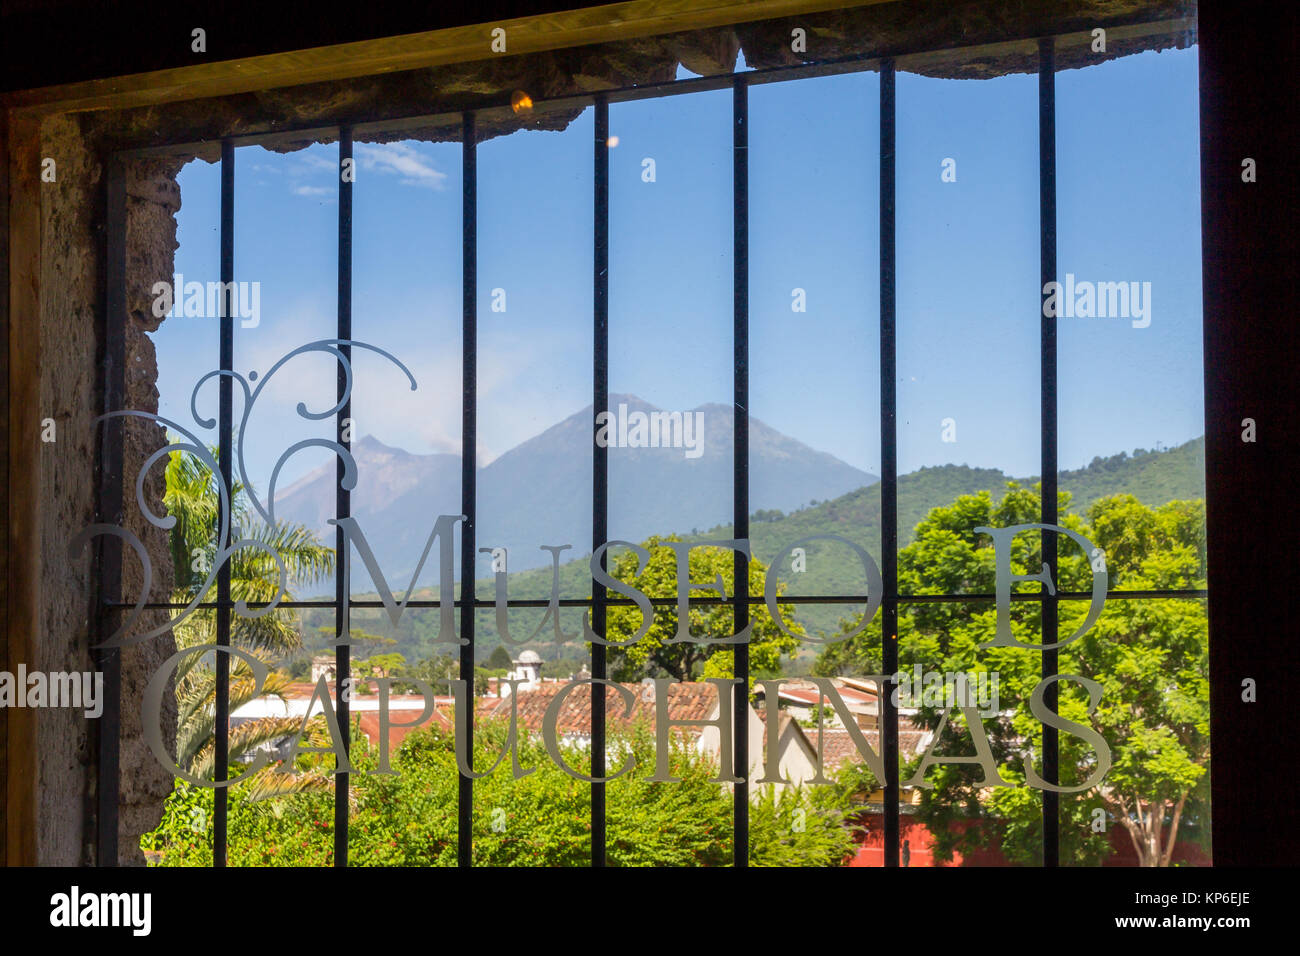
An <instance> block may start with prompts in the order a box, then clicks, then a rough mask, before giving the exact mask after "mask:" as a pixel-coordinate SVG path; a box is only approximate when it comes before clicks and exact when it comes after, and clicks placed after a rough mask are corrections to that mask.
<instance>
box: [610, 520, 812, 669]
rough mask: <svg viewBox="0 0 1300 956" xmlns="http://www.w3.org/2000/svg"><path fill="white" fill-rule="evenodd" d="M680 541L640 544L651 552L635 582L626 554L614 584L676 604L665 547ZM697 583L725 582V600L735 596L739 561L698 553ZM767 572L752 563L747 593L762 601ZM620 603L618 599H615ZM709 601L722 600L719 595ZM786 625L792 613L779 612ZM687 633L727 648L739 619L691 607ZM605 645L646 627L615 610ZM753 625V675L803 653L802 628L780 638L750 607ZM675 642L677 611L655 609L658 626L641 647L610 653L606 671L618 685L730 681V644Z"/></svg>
mask: <svg viewBox="0 0 1300 956" xmlns="http://www.w3.org/2000/svg"><path fill="white" fill-rule="evenodd" d="M681 540H682V539H681V538H679V537H677V536H676V535H669V536H667V537H658V536H655V537H652V538H650V539H649V540H648V541H646V542H644V543H643V544H642V547H644V548H645V549H646V550H648V551H649V552H650V559H649V561H647V562H646V566H645V568H644V569H643V570H642V571H641V573H640V574H639V575H638V574H637V573H636V571H637V562H638V557H637V554H636V552H634V551H631V550H626V551H624V552H623V553H622V554H620V555H619V556H618V557H617V558H616V559H615V560H614V562H613V566H612V567H611V568H610V576H611V577H614V578H616V579H618V580H620V581H625V582H627V583H629V584H632V585H634V586H636V587H637V588H639V589H640V590H641V591H642V592H644V593H645V594H646V595H647V596H649V597H652V598H675V597H676V596H677V556H676V555H675V554H674V553H673V550H672V549H671V548H666V547H664V546H663V544H664V542H667V541H673V542H676V541H681ZM689 568H690V578H691V580H692V581H704V582H709V585H714V584H715V583H716V582H717V580H718V579H721V581H722V584H723V587H724V588H725V589H726V593H727V596H728V597H731V596H733V595H734V594H735V579H736V575H735V557H734V552H733V551H731V550H729V549H727V548H720V547H698V546H697V547H693V548H692V549H691V552H690V560H689ZM766 570H767V569H766V567H765V566H764V565H763V563H762V562H761V561H758V560H757V559H750V562H749V593H750V594H751V595H761V594H762V593H763V583H764V580H765V572H766ZM709 593H710V592H707V591H705V592H703V593H702V592H700V591H698V590H696V591H693V592H692V594H693V596H694V597H696V598H698V597H701V596H706V595H708V594H709ZM612 596H614V597H617V596H618V595H616V594H614V595H612ZM711 596H713V597H715V598H716V597H717V596H718V594H717V592H716V590H715V591H713V592H711ZM778 610H780V611H781V615H782V617H783V618H784V619H785V620H786V621H787V622H790V621H791V618H792V617H793V609H792V607H791V606H790V605H788V604H786V605H778ZM688 613H689V616H690V619H689V622H688V628H689V633H690V635H691V636H692V637H694V638H707V639H708V640H710V641H723V640H725V639H727V638H729V637H731V636H732V635H733V634H735V631H736V628H735V616H734V614H733V611H732V608H731V605H730V604H700V603H697V602H696V601H692V603H691V606H690V610H689V612H688ZM607 614H608V616H607V618H606V621H607V629H606V638H607V639H608V640H611V641H630V640H631V639H632V638H633V637H634V636H635V634H636V632H637V631H638V630H639V629H640V628H641V626H642V624H643V621H642V617H641V611H640V610H639V609H638V608H636V607H633V606H615V607H611V608H609V610H608V612H607ZM749 619H750V623H751V625H752V627H753V630H752V631H751V635H750V640H749V661H750V670H751V675H754V674H757V675H762V674H765V673H769V674H770V673H774V672H776V670H777V669H778V668H779V666H780V661H781V655H782V654H789V653H790V652H792V651H794V650H795V649H796V648H797V647H798V646H799V637H798V635H801V634H803V628H802V626H800V625H799V624H798V623H787V630H788V631H790V632H791V633H786V632H785V631H782V630H781V628H779V627H778V626H777V624H776V622H774V621H773V620H772V616H771V614H769V613H768V610H767V607H766V605H764V604H751V605H750V611H749ZM676 634H677V608H676V606H675V605H671V606H664V605H656V606H655V614H654V621H653V623H652V624H651V626H650V630H649V631H648V632H647V633H646V634H645V636H644V637H642V638H641V640H639V641H638V642H637V643H635V644H633V645H631V646H629V647H611V648H610V649H609V658H608V659H609V671H610V675H611V676H612V677H613V679H614V680H620V681H636V680H640V679H641V678H643V677H648V676H649V677H653V676H665V675H666V676H670V677H674V678H676V679H677V680H679V681H691V680H696V679H698V678H700V677H730V676H731V674H732V651H731V647H732V646H733V645H730V644H721V643H690V642H682V643H669V641H671V640H672V639H673V637H674V636H675V635H676Z"/></svg>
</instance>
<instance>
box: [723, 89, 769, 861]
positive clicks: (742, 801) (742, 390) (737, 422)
mask: <svg viewBox="0 0 1300 956" xmlns="http://www.w3.org/2000/svg"><path fill="white" fill-rule="evenodd" d="M731 128H732V157H733V162H732V182H731V193H732V229H733V236H732V263H731V268H732V276H733V282H734V287H733V290H732V292H733V296H734V299H735V303H734V315H733V324H732V353H733V360H734V362H735V369H734V380H733V391H734V397H733V400H732V401H733V407H732V419H731V422H732V439H731V440H732V468H733V474H732V487H731V493H732V520H733V521H734V527H733V528H732V537H733V538H736V539H741V540H743V539H746V538H748V537H749V84H748V81H747V78H746V77H745V75H744V74H743V73H741V74H738V75H737V76H736V78H735V86H734V88H733V92H732V127H731ZM732 590H733V592H734V594H733V600H732V607H733V608H734V609H735V612H734V613H735V630H734V633H737V634H738V633H740V631H742V630H743V629H744V628H745V627H746V625H748V624H749V600H748V596H749V559H748V558H747V557H746V556H745V555H744V554H743V553H742V552H741V551H740V549H736V552H735V584H734V585H733V587H732ZM732 677H733V678H735V680H736V683H735V684H733V685H732V695H733V699H732V720H733V727H734V730H733V733H732V738H733V739H732V742H731V746H732V748H733V749H732V754H733V756H734V760H735V771H734V773H735V776H736V777H738V778H739V780H740V782H739V783H735V784H733V785H732V792H731V799H732V865H733V866H738V867H745V866H748V865H749V706H748V705H749V645H748V644H736V645H733V657H732ZM776 732H777V726H776V725H775V724H774V725H773V726H771V727H769V728H768V733H776Z"/></svg>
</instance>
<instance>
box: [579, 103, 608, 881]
mask: <svg viewBox="0 0 1300 956" xmlns="http://www.w3.org/2000/svg"><path fill="white" fill-rule="evenodd" d="M595 112H596V115H595V117H594V119H595V127H596V129H595V137H594V139H595V143H594V148H595V152H594V154H593V167H592V172H593V175H592V183H593V186H592V188H593V191H594V196H593V199H594V202H593V203H592V207H593V223H592V242H593V248H592V253H593V254H592V297H591V308H592V338H593V347H592V366H591V383H592V384H591V389H592V402H591V413H592V423H591V428H592V442H591V551H592V554H595V553H596V550H597V549H598V548H599V547H600V546H601V545H602V544H604V543H605V539H606V538H607V537H608V533H609V449H608V448H607V447H605V446H604V445H602V444H601V443H600V442H597V441H596V435H597V434H598V433H599V432H600V426H599V425H598V424H597V420H596V417H595V416H597V415H599V414H600V412H601V411H602V410H604V409H607V408H609V100H608V99H606V98H605V97H604V96H603V95H600V94H597V95H596V100H595ZM600 563H601V567H602V569H608V560H607V559H606V557H605V555H603V554H602V555H601V559H600ZM579 603H582V602H579ZM607 606H608V602H607V601H606V592H605V587H604V585H602V584H599V583H597V582H596V581H595V580H593V581H592V584H591V627H592V630H594V631H595V632H596V633H597V634H602V635H603V634H604V633H605V609H606V607H607ZM591 676H592V680H593V681H597V680H606V679H607V678H608V677H609V667H608V659H607V652H606V650H605V645H603V644H599V643H597V642H595V641H592V644H591ZM591 775H592V776H593V777H603V776H605V685H604V684H596V683H593V684H592V685H591ZM591 865H592V866H595V867H601V866H604V865H605V784H604V783H595V782H593V783H592V785H591Z"/></svg>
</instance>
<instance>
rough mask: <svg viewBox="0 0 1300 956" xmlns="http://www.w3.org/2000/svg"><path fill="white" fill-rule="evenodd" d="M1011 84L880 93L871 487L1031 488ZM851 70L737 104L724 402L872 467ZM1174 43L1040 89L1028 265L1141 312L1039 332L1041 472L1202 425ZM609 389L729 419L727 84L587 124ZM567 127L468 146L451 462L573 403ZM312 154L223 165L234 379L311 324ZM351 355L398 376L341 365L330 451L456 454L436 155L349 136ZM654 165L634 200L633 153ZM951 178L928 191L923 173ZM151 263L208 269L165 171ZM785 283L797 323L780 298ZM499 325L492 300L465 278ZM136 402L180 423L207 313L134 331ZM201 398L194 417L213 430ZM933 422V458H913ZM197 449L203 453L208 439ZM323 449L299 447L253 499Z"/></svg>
mask: <svg viewBox="0 0 1300 956" xmlns="http://www.w3.org/2000/svg"><path fill="white" fill-rule="evenodd" d="M1036 84H1037V79H1036V77H1034V76H1010V77H1004V78H1000V79H996V80H986V81H974V80H970V81H956V80H935V79H928V78H923V77H918V76H914V75H910V74H900V75H899V77H898V86H897V94H898V159H897V172H898V189H897V191H898V214H897V222H898V325H899V332H898V383H899V391H898V401H899V420H898V429H899V470H900V471H901V472H908V471H912V470H914V469H916V468H918V467H921V466H923V465H935V464H941V463H945V462H954V463H959V464H962V463H964V464H970V465H977V466H982V467H998V468H1002V469H1004V470H1006V471H1008V472H1010V473H1013V474H1032V473H1035V472H1036V471H1037V469H1038V444H1037V442H1038V401H1039V394H1038V328H1039V319H1038V307H1039V288H1038V272H1039V266H1038V179H1037V170H1038V151H1037V135H1038V132H1037V85H1036ZM878 95H879V94H878V80H877V77H876V75H875V74H873V73H863V74H855V75H847V76H839V77H827V78H820V79H806V80H797V81H791V82H784V83H773V84H765V85H760V86H755V87H753V88H752V89H751V92H750V308H751V396H752V407H751V412H752V414H753V415H755V416H756V417H758V418H760V419H762V420H763V421H765V422H766V423H767V424H769V425H771V426H772V427H774V428H776V429H778V430H779V431H782V432H784V433H786V434H788V435H791V436H793V437H795V438H797V439H800V440H801V441H804V442H806V443H807V444H808V445H811V446H812V447H814V448H816V449H818V450H822V451H827V452H830V453H831V454H834V455H836V456H838V457H840V458H842V459H844V460H845V461H847V462H849V463H850V464H853V465H855V466H857V467H860V468H863V469H865V470H868V471H872V472H875V473H878V472H879V468H880V458H879V411H878V401H879V379H878V361H879V354H878V329H877V321H878V315H879V289H878V283H877V261H878V254H879V253H878V246H877V242H878V234H877V233H878V227H877V219H876V207H877V193H878V176H879V172H878V165H877V163H878V160H877V142H876V135H877V128H878V115H877V111H878ZM1196 104H1197V66H1196V50H1195V48H1193V49H1191V50H1185V51H1166V52H1162V53H1143V54H1139V55H1137V56H1132V57H1127V58H1123V59H1120V60H1115V61H1111V62H1107V63H1103V64H1100V65H1098V66H1095V67H1090V68H1088V69H1084V70H1071V71H1065V72H1062V73H1060V74H1059V75H1058V78H1057V153H1058V231H1059V255H1058V261H1059V266H1060V268H1059V272H1060V275H1061V276H1062V277H1063V276H1064V275H1065V273H1067V272H1072V273H1074V274H1075V276H1076V277H1077V278H1079V279H1081V280H1091V281H1139V282H1150V283H1151V287H1152V321H1151V324H1150V326H1149V327H1148V328H1143V329H1136V328H1133V327H1132V326H1131V323H1130V322H1129V320H1128V319H1123V318H1107V319H1097V318H1088V319H1083V318H1074V319H1065V318H1062V319H1061V320H1060V331H1059V340H1060V387H1059V395H1060V398H1059V401H1060V460H1061V465H1062V467H1063V468H1072V467H1079V466H1081V465H1084V464H1086V463H1087V462H1088V461H1089V460H1090V459H1091V458H1092V457H1093V456H1094V455H1108V454H1113V453H1115V452H1117V451H1120V450H1130V451H1131V450H1132V449H1133V448H1135V447H1147V448H1150V447H1154V446H1155V445H1156V443H1157V442H1160V443H1163V444H1164V445H1174V444H1177V443H1180V442H1183V441H1186V440H1188V439H1190V438H1193V437H1195V436H1197V435H1200V434H1202V432H1203V430H1204V426H1203V411H1202V399H1201V288H1200V207H1199V157H1198V131H1197V106H1196ZM610 131H611V133H612V134H613V135H614V136H617V137H618V144H617V146H614V147H612V148H611V153H610V207H611V211H610V224H611V225H610V270H611V271H610V326H611V328H610V352H611V360H610V387H611V390H612V391H614V392H630V393H635V394H637V395H639V396H641V397H642V398H644V399H646V400H647V401H649V402H651V403H653V404H656V405H658V406H661V407H664V408H668V409H689V408H693V407H695V406H698V405H700V404H702V403H705V402H722V403H729V402H730V400H731V377H732V372H731V354H732V342H731V323H732V300H731V294H732V262H731V259H732V246H731V229H732V226H731V196H732V189H731V168H732V167H731V94H730V91H717V92H705V93H694V94H687V95H681V96H673V97H665V98H661V99H653V100H643V101H638V102H634V103H621V104H615V105H613V106H611V108H610ZM592 135H593V123H592V116H591V112H590V110H588V111H587V112H585V113H583V114H582V115H581V116H580V117H579V118H577V119H576V120H575V121H574V122H573V123H571V124H570V126H569V127H568V128H567V129H566V130H564V131H562V132H534V131H522V132H518V133H515V134H513V135H510V136H507V137H502V138H498V139H494V140H490V141H488V142H486V143H483V144H480V146H479V184H478V195H479V213H478V231H479V371H480V377H479V442H480V445H479V454H480V462H481V463H482V462H486V461H488V460H490V459H491V458H493V457H495V456H497V455H500V454H501V453H503V452H505V451H507V450H508V449H510V448H511V447H513V446H514V445H516V444H518V443H519V442H521V441H523V440H525V439H527V438H529V437H531V436H533V435H536V434H538V433H539V432H541V431H543V430H544V429H545V428H547V427H549V426H550V425H552V424H554V423H556V422H558V421H560V420H562V419H563V418H565V417H567V416H569V415H571V414H573V413H574V412H577V411H579V410H580V409H582V408H583V407H585V406H586V405H587V404H588V402H589V401H590V394H591V379H590V375H591V349H592V343H591V337H592V336H591V295H592V290H591V284H592V283H591V261H592V259H591V257H592V251H591V238H590V229H591V221H592V206H591V202H592V200H591V176H592V168H591V167H592V159H591V154H592V147H591V142H592ZM337 156H338V153H337V148H336V147H334V146H315V147H312V148H311V149H308V150H304V151H300V152H296V153H288V154H274V153H270V152H268V151H266V150H263V149H262V148H260V147H241V148H239V149H237V150H236V169H235V176H236V209H235V223H236V226H235V273H236V275H235V277H236V279H239V280H247V281H258V282H260V283H261V321H260V324H259V325H258V326H257V327H256V328H240V327H238V326H237V327H236V335H235V368H236V370H237V371H240V372H242V373H247V372H249V371H250V370H255V371H258V372H259V374H264V373H265V372H266V371H267V370H268V369H269V368H270V366H271V365H272V363H273V362H274V361H275V360H276V359H278V358H279V357H280V356H281V355H283V354H285V353H286V352H288V351H290V350H291V349H293V348H295V347H297V346H298V345H301V344H304V343H306V342H308V341H312V340H315V339H322V338H329V337H332V336H333V334H334V326H335V283H336V263H337V250H336V246H335V242H336V239H335V235H336V226H337V215H338V207H337V200H336V196H335V180H336V175H335V172H334V171H335V169H336V168H337ZM356 156H357V160H358V171H357V181H356V186H355V190H354V210H355V232H354V305H353V326H354V337H356V338H358V339H362V340H364V341H367V342H371V343H373V344H375V345H377V346H379V347H381V348H384V349H386V350H388V351H390V352H392V353H394V354H395V355H397V356H398V357H400V358H401V359H402V360H403V361H404V362H405V363H406V364H407V365H408V366H409V368H410V369H411V371H412V373H413V374H414V375H415V377H416V379H417V381H418V383H419V390H418V391H417V392H415V393H412V392H410V391H409V388H408V386H407V383H406V380H405V377H404V376H403V375H402V374H401V373H400V372H399V371H397V370H396V369H395V368H393V366H391V364H389V363H387V362H386V361H384V360H382V359H379V358H376V357H371V356H363V357H361V358H359V359H358V361H357V366H356V368H357V378H356V390H355V393H354V417H355V418H356V420H357V428H356V432H357V435H358V437H359V436H360V435H362V434H373V435H374V436H376V437H377V438H379V439H380V440H381V441H384V442H386V443H388V444H392V445H397V446H400V447H403V448H406V449H407V450H410V451H413V452H431V451H450V452H456V451H458V450H459V443H460V361H461V354H460V341H461V340H460V311H461V299H460V235H461V222H460V218H461V192H460V185H461V171H460V146H459V145H458V144H429V143H415V142H410V143H396V144H389V145H383V146H379V145H373V144H364V143H358V144H357V146H356ZM646 158H651V159H653V160H654V163H655V181H654V182H644V181H643V178H642V171H643V160H644V159H646ZM945 158H952V159H954V160H955V161H956V174H957V178H956V181H955V182H948V183H945V182H942V181H941V175H940V174H941V171H942V166H941V164H942V162H943V160H944V159H945ZM180 184H181V197H182V203H183V205H182V208H181V211H180V213H179V214H178V221H179V229H178V239H179V243H180V246H179V249H178V250H177V253H176V271H177V272H179V273H182V274H183V275H184V277H185V280H186V281H192V280H198V281H203V282H207V281H211V280H216V279H217V278H218V222H219V215H218V213H219V177H218V169H217V167H216V166H215V165H211V164H207V163H203V162H201V161H196V162H194V163H191V164H190V165H189V166H187V167H186V168H185V169H184V170H183V171H182V173H181V176H180ZM796 288H799V289H803V290H804V293H805V296H806V302H807V306H806V309H807V310H806V311H805V312H802V313H799V312H793V311H792V310H791V301H792V290H793V289H796ZM494 289H503V290H504V292H505V311H504V312H496V311H493V309H492V304H493V290H494ZM153 337H154V341H155V343H156V345H157V348H158V353H159V366H160V373H159V390H160V394H161V401H160V404H161V408H160V411H161V413H162V414H163V415H164V416H167V417H171V418H174V419H176V420H178V421H181V422H182V423H184V424H187V425H192V421H191V419H190V415H189V399H190V390H191V388H192V386H193V384H194V383H195V382H196V381H197V380H198V379H199V377H201V375H202V374H203V373H204V372H206V371H208V370H210V369H212V368H214V367H215V365H216V358H217V353H216V345H217V321H216V320H215V319H211V318H185V317H174V318H171V319H168V320H167V321H165V322H164V323H163V325H162V327H161V328H160V330H159V331H158V332H157V333H155V335H154V336H153ZM333 394H334V373H333V369H332V366H331V364H330V362H329V361H328V360H327V359H325V358H324V357H304V358H302V359H299V360H296V361H295V363H294V364H293V365H292V366H287V367H286V368H285V369H284V370H283V371H282V372H281V373H280V374H279V375H277V376H276V379H275V380H274V381H273V382H272V383H270V384H268V386H267V391H266V395H265V397H264V398H263V399H262V400H261V402H262V403H263V404H262V405H261V406H259V409H258V411H257V412H256V413H255V414H254V416H253V423H254V424H253V426H252V427H251V428H250V432H249V434H248V436H247V453H248V456H249V459H250V462H251V463H252V465H253V468H252V475H251V476H250V477H252V478H253V479H254V481H255V482H256V483H257V484H258V485H259V486H261V487H265V484H266V481H267V479H268V478H269V473H270V468H271V464H272V463H273V462H274V459H275V457H276V456H277V455H278V454H279V452H280V451H282V450H283V449H284V448H286V447H287V446H288V445H289V444H291V443H292V442H293V441H297V440H301V439H303V438H307V437H311V436H322V437H324V436H326V435H329V434H332V428H331V426H330V425H328V424H327V423H309V422H306V421H303V420H302V419H300V418H298V417H297V416H296V415H295V414H294V412H293V408H294V406H295V405H296V403H297V402H299V401H305V402H306V404H307V406H308V407H309V408H311V409H313V410H322V409H324V408H327V407H328V406H329V405H330V404H332V401H333ZM215 407H216V387H215V384H214V383H209V385H208V386H206V387H205V391H204V392H203V393H201V394H200V397H199V409H200V411H201V412H202V413H204V414H213V413H214V412H215ZM946 418H952V419H954V421H955V423H956V438H957V440H956V442H944V441H942V440H941V432H942V422H943V420H944V419H946ZM212 441H213V443H215V435H213V436H212ZM325 460H326V456H325V454H324V452H319V453H317V452H309V453H304V454H301V455H299V456H298V457H297V458H295V459H294V461H293V462H292V463H290V464H289V465H287V466H286V468H285V473H284V475H283V476H282V478H281V483H282V485H283V483H284V482H287V481H289V480H292V478H293V477H295V476H296V475H299V474H301V473H303V472H304V471H306V470H307V469H309V468H311V467H314V466H315V465H317V464H320V463H321V462H323V461H325Z"/></svg>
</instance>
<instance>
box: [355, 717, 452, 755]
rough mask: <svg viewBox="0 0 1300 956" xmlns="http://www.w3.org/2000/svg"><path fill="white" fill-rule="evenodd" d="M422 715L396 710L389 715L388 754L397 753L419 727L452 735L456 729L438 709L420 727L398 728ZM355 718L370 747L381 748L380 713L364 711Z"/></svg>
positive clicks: (448, 718) (449, 719)
mask: <svg viewBox="0 0 1300 956" xmlns="http://www.w3.org/2000/svg"><path fill="white" fill-rule="evenodd" d="M420 713H421V712H420V711H418V710H394V711H390V712H389V714H388V719H389V726H388V752H389V753H396V752H397V748H398V747H400V746H401V745H402V741H403V740H405V739H406V735H407V734H409V733H410V732H411V731H412V730H415V729H416V727H417V726H418V727H430V726H435V727H437V728H439V729H441V730H443V731H445V732H446V733H451V732H452V730H453V729H454V728H453V727H452V722H451V718H450V716H448V715H447V714H446V713H444V712H443V711H441V710H437V709H435V710H434V712H433V715H432V716H431V717H427V718H426V719H424V720H423V721H421V722H420V723H419V724H418V725H415V726H405V727H402V726H398V724H399V723H401V724H409V723H410V722H411V721H412V720H413V719H415V718H416V717H418V716H420ZM353 716H355V717H356V719H357V722H358V723H359V724H360V725H361V732H362V733H363V734H365V735H366V739H367V740H369V741H370V746H371V747H378V746H379V714H378V712H377V711H373V710H363V711H361V712H360V713H358V714H354V715H353Z"/></svg>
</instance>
